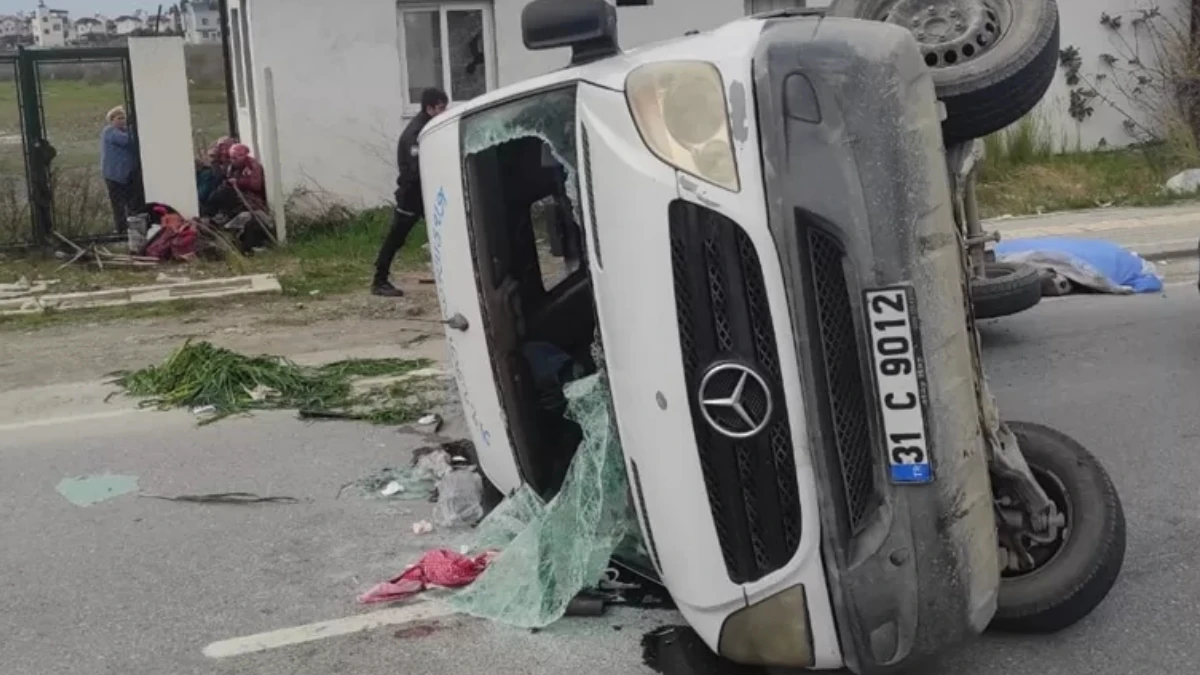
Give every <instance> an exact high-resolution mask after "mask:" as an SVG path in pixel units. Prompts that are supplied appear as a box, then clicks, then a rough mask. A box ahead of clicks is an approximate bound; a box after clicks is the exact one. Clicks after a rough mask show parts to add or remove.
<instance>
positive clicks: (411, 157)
mask: <svg viewBox="0 0 1200 675" xmlns="http://www.w3.org/2000/svg"><path fill="white" fill-rule="evenodd" d="M449 102H450V98H449V97H448V96H446V92H444V91H442V90H441V89H433V88H431V89H426V90H425V91H424V92H422V93H421V112H419V113H417V116H416V117H414V118H413V119H412V121H411V122H409V123H408V126H407V127H406V128H405V129H404V133H403V134H401V135H400V146H399V148H397V150H396V155H397V156H396V162H397V164H398V165H399V168H400V177H399V178H397V179H396V212H395V213H394V214H393V215H392V229H391V231H389V232H388V235H387V238H386V239H384V240H383V248H381V249H379V257H378V258H376V259H375V279H374V281H372V282H371V293H373V294H375V295H382V296H385V297H392V298H397V297H401V296H403V295H404V291H402V290H400V289H399V288H396V287H395V286H393V285H392V282H391V281H390V280H389V277H390V276H391V272H392V261H393V260H395V258H396V252H397V251H399V250H400V249H401V248H403V247H404V242H405V241H406V240H407V239H408V233H409V232H411V231H412V229H413V226H414V225H416V224H417V221H418V220H420V219H422V218H424V217H425V202H424V200H423V199H422V197H421V157H420V149H419V147H418V144H417V137H418V136H420V135H421V130H422V129H424V128H425V125H426V124H429V120H431V119H433V118H434V117H436V116H438V115H439V114H441V113H442V111H444V110H445V109H446V105H447V104H448V103H449Z"/></svg>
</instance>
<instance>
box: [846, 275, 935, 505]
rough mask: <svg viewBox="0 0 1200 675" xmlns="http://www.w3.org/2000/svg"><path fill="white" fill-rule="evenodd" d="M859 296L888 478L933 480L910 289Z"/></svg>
mask: <svg viewBox="0 0 1200 675" xmlns="http://www.w3.org/2000/svg"><path fill="white" fill-rule="evenodd" d="M863 295H864V299H865V301H866V302H865V303H864V304H865V305H866V312H867V326H868V329H869V332H870V335H871V360H872V365H873V366H874V371H875V378H874V379H875V390H876V393H877V395H878V396H877V400H878V401H879V407H880V410H881V411H882V413H883V433H884V437H885V441H886V444H887V457H888V464H889V470H890V476H891V479H892V482H893V483H910V484H911V483H917V484H919V483H929V482H932V481H933V458H932V457H930V456H929V442H928V425H927V424H926V422H925V408H926V403H927V402H928V400H929V398H928V388H927V386H926V382H925V362H924V359H923V358H922V357H921V343H920V331H919V330H918V329H917V327H916V307H915V306H914V304H913V294H912V289H911V288H909V287H908V286H892V287H889V288H877V289H871V290H868V291H866V292H865V293H864V294H863Z"/></svg>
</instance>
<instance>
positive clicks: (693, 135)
mask: <svg viewBox="0 0 1200 675" xmlns="http://www.w3.org/2000/svg"><path fill="white" fill-rule="evenodd" d="M625 97H626V99H628V100H629V109H630V110H631V111H632V112H633V120H634V123H635V124H636V125H637V128H638V132H639V133H641V134H642V140H643V141H645V143H646V146H647V147H649V148H650V151H651V152H653V153H654V154H655V155H658V158H659V159H661V160H662V161H664V162H666V163H667V164H670V165H671V166H673V167H675V168H677V169H679V170H680V171H685V172H687V173H690V174H692V175H693V176H696V177H697V178H700V179H702V180H705V181H708V182H710V183H713V184H714V185H719V186H721V187H723V188H725V189H727V190H731V191H733V192H737V191H738V190H740V189H741V183H740V182H739V181H738V174H737V164H736V163H735V161H734V157H733V144H732V143H731V142H730V140H729V138H730V137H729V113H728V111H727V110H726V105H725V88H724V85H723V83H722V82H721V73H720V72H719V71H718V70H717V68H716V66H714V65H713V64H711V63H705V62H703V61H666V62H662V63H650V64H647V65H644V66H641V67H639V68H637V69H635V70H634V71H633V72H632V73H630V74H629V77H628V79H626V81H625Z"/></svg>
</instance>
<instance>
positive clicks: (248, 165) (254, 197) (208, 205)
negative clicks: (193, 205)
mask: <svg viewBox="0 0 1200 675" xmlns="http://www.w3.org/2000/svg"><path fill="white" fill-rule="evenodd" d="M223 178H224V180H223V181H222V182H221V184H220V185H219V186H217V188H216V189H214V190H213V191H212V193H211V194H210V195H208V198H207V199H205V200H204V202H203V203H202V204H201V206H200V215H202V216H206V217H209V218H215V217H217V216H218V215H224V216H225V217H226V218H233V217H234V216H236V215H238V214H239V213H242V212H243V211H246V210H247V209H250V210H254V211H264V210H266V203H267V195H266V179H265V177H264V175H263V167H262V164H261V163H259V161H258V160H257V159H255V158H254V157H251V156H250V148H248V147H246V146H245V145H242V144H240V143H239V144H237V145H234V146H233V147H231V148H230V149H229V164H228V166H227V168H226V169H225V174H224V176H223Z"/></svg>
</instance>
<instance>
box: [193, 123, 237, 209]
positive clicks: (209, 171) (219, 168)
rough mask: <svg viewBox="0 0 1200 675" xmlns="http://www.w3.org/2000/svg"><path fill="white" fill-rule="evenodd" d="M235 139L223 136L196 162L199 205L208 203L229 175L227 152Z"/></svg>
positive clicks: (235, 141) (234, 143) (234, 142)
mask: <svg viewBox="0 0 1200 675" xmlns="http://www.w3.org/2000/svg"><path fill="white" fill-rule="evenodd" d="M237 142H238V141H237V139H236V138H234V137H232V136H224V137H222V138H221V139H220V140H218V141H217V142H216V143H214V144H213V145H212V147H210V148H209V149H208V153H207V155H206V156H205V157H204V158H203V159H200V160H197V161H196V192H197V194H198V196H199V197H200V203H201V204H203V203H204V202H206V201H208V198H209V197H211V196H212V193H213V192H214V191H215V190H216V189H217V188H218V187H220V185H221V183H222V182H223V181H224V179H225V177H226V176H227V175H228V173H229V150H230V148H232V147H233V146H234V145H237Z"/></svg>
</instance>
